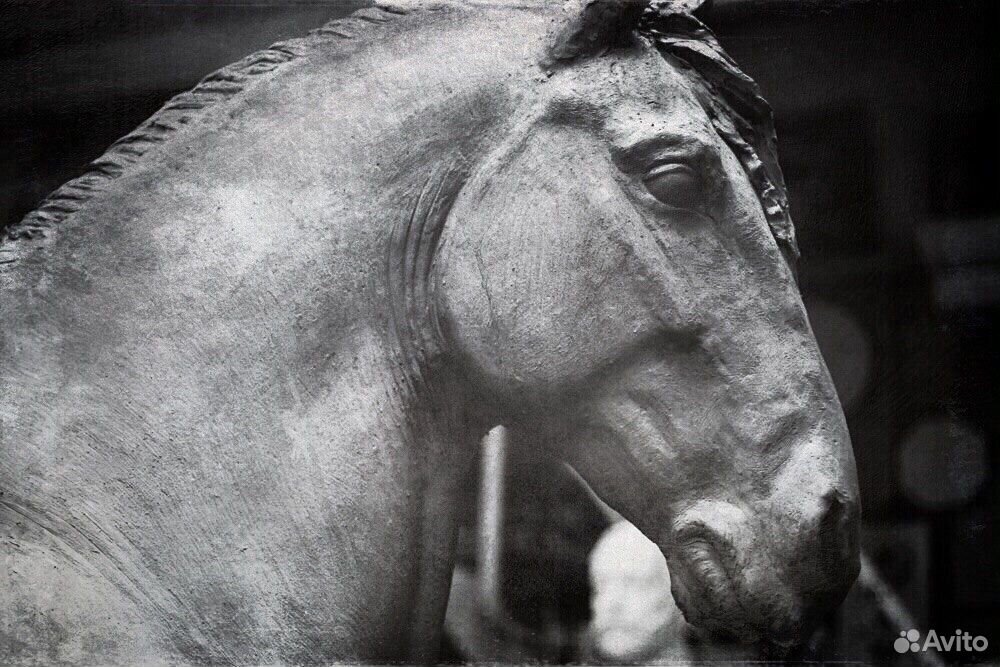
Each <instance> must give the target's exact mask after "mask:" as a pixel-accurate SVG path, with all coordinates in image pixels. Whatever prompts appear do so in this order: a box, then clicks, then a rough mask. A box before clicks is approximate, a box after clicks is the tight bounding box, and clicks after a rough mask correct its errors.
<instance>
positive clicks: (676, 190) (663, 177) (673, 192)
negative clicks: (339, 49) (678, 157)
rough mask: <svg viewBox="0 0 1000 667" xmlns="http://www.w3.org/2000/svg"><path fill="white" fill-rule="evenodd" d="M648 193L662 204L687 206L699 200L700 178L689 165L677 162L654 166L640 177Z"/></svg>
mask: <svg viewBox="0 0 1000 667" xmlns="http://www.w3.org/2000/svg"><path fill="white" fill-rule="evenodd" d="M642 184H643V185H645V186H646V190H648V191H649V194H651V195H653V196H654V197H656V198H657V199H658V200H660V201H661V202H663V203H664V204H668V205H670V206H676V207H679V208H689V207H691V206H694V205H696V204H697V203H698V202H700V201H701V200H702V199H703V198H704V195H703V193H702V191H701V178H700V177H699V176H698V174H697V173H696V172H695V171H694V169H692V168H691V167H689V166H687V165H685V164H680V163H678V162H669V163H666V164H660V165H656V166H654V167H653V168H652V169H650V170H649V172H648V173H647V174H646V176H645V177H644V178H643V179H642Z"/></svg>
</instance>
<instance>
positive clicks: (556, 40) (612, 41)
mask: <svg viewBox="0 0 1000 667" xmlns="http://www.w3.org/2000/svg"><path fill="white" fill-rule="evenodd" d="M687 1H689V2H691V1H694V0H687ZM653 2H654V3H655V0H653ZM650 4H651V3H650V0H570V1H569V2H567V3H566V5H565V6H564V8H563V17H562V18H561V20H560V21H559V22H558V24H557V25H556V28H555V30H554V31H553V32H552V33H551V36H550V39H549V44H548V50H547V52H546V57H545V62H544V63H543V64H544V65H546V66H553V65H556V64H557V63H558V62H560V61H567V60H573V59H575V58H578V57H580V56H590V55H595V54H598V53H600V52H602V51H604V50H606V49H608V48H610V47H613V46H617V45H621V44H627V43H628V42H629V40H630V39H631V36H632V31H633V30H634V29H635V27H636V26H637V25H638V23H639V18H640V17H641V16H642V13H643V12H644V11H645V10H646V7H648V6H649V5H650ZM699 4H700V3H699Z"/></svg>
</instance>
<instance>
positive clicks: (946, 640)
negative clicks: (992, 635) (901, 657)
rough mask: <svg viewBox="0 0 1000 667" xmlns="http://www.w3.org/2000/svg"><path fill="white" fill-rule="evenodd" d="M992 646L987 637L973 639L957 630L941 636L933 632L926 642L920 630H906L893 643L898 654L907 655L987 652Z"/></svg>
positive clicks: (979, 636) (929, 634)
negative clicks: (935, 652)
mask: <svg viewBox="0 0 1000 667" xmlns="http://www.w3.org/2000/svg"><path fill="white" fill-rule="evenodd" d="M989 645H990V643H989V641H987V639H986V637H983V636H982V635H978V636H976V637H973V636H972V635H970V634H969V633H968V632H962V631H961V630H955V632H954V634H948V635H939V634H938V633H937V632H936V631H934V630H931V631H930V632H928V633H927V636H926V637H924V640H923V641H922V642H921V641H920V631H919V630H904V631H902V632H900V633H899V638H898V639H897V640H896V641H894V642H893V643H892V647H893V648H894V649H896V652H897V653H906V652H908V651H909V652H913V653H916V652H917V651H927V650H929V649H933V650H935V651H939V652H942V651H985V650H986V648H987V647H988V646H989Z"/></svg>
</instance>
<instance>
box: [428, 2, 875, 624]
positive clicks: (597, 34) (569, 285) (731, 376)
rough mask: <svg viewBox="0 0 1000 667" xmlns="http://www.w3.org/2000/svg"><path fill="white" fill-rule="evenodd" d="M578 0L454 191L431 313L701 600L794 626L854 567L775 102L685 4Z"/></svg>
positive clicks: (739, 616) (534, 434) (698, 606)
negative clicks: (497, 132)
mask: <svg viewBox="0 0 1000 667" xmlns="http://www.w3.org/2000/svg"><path fill="white" fill-rule="evenodd" d="M695 4H697V3H691V2H688V3H683V2H665V3H664V2H660V3H653V4H652V5H650V6H647V5H646V4H645V3H637V2H631V1H624V0H621V1H617V0H616V1H611V0H608V1H601V0H597V1H592V2H587V3H584V4H583V6H582V7H579V8H577V9H576V10H574V11H572V12H568V13H567V14H566V15H565V16H564V17H563V20H562V22H561V23H560V24H559V26H558V27H557V28H556V29H555V30H553V31H552V32H551V33H550V35H549V37H548V40H549V42H548V48H547V51H546V54H545V56H544V65H545V67H546V76H545V78H544V80H542V81H541V82H540V83H539V88H540V90H541V92H539V93H538V94H537V95H535V96H533V97H532V98H531V99H530V102H529V103H526V104H525V105H523V107H522V108H521V109H520V111H519V112H518V117H517V118H516V119H515V120H514V121H513V127H514V129H513V130H512V131H511V132H510V133H509V134H508V135H507V136H506V137H505V138H504V140H503V141H502V142H500V144H499V145H498V146H497V147H496V149H495V150H494V152H493V154H492V155H491V156H489V157H488V159H486V160H484V162H483V166H481V167H480V168H479V169H478V170H477V171H474V172H473V173H472V174H471V175H470V177H469V179H468V182H467V183H466V184H465V186H464V188H463V189H462V192H461V193H460V194H459V195H458V196H457V198H456V200H455V202H454V205H453V207H452V209H451V211H450V214H449V222H448V225H447V226H446V229H445V232H444V236H443V239H442V242H441V248H440V254H439V258H438V269H437V274H436V287H435V290H436V294H437V299H438V306H437V307H438V309H439V313H440V319H441V322H440V326H441V329H442V332H443V333H442V336H443V337H444V338H445V339H446V340H447V341H448V343H449V345H450V346H451V348H452V350H453V352H454V354H455V355H456V357H457V358H460V359H461V360H462V363H463V364H464V365H465V367H466V368H467V369H468V374H469V376H470V377H471V378H473V379H472V380H471V381H472V382H474V384H475V385H476V389H477V392H480V393H481V395H484V396H488V397H490V400H492V401H495V402H496V403H497V404H498V405H500V406H501V408H500V409H501V419H502V421H503V422H504V423H506V424H508V425H509V426H510V427H511V428H512V430H513V431H514V432H515V433H518V434H519V435H518V437H519V438H520V439H521V440H527V441H531V442H537V443H540V445H539V446H548V447H551V448H552V450H553V451H554V452H556V453H557V454H558V455H559V456H561V457H564V458H565V459H566V460H567V461H568V462H570V463H571V464H572V465H573V466H574V467H575V468H576V469H577V470H578V471H579V472H580V473H581V474H582V475H583V476H584V478H585V479H586V480H587V481H588V482H589V483H590V484H591V485H592V486H593V487H594V489H595V490H596V492H597V493H598V494H599V495H600V496H601V497H602V498H603V499H605V500H606V501H607V502H609V504H611V505H612V506H613V507H614V508H615V509H617V510H619V511H620V512H621V513H622V514H623V515H624V516H625V517H626V518H628V519H630V520H631V521H632V522H633V523H635V524H636V525H637V526H638V527H639V528H640V529H641V530H642V531H643V532H644V533H645V534H646V536H647V537H649V538H650V539H651V540H652V541H654V542H655V543H656V544H657V545H659V546H660V548H661V550H662V551H663V553H664V555H665V556H666V558H667V561H668V564H669V567H670V571H671V578H672V580H673V582H674V583H673V592H674V595H675V598H676V600H677V602H678V604H679V606H680V607H681V608H682V610H683V611H684V613H685V615H686V616H687V618H688V619H689V621H691V622H692V623H694V624H696V625H699V626H702V627H705V628H708V629H711V630H714V631H718V632H723V633H726V634H730V635H735V636H737V637H739V638H742V639H745V640H754V639H759V638H768V639H770V640H774V641H777V642H791V641H794V640H795V639H796V638H798V637H800V636H801V634H802V632H803V631H804V630H806V629H807V628H808V627H809V626H810V624H811V623H814V622H815V621H816V619H817V618H818V617H819V616H820V615H821V614H823V613H824V612H825V611H827V610H829V609H830V608H831V606H832V605H835V604H837V603H838V602H839V601H840V599H841V598H842V597H843V595H844V594H845V592H846V590H847V589H848V587H849V586H850V585H851V583H852V582H853V581H854V578H855V576H856V574H857V572H858V545H857V536H856V531H857V520H858V512H859V507H858V491H857V481H856V473H855V466H854V459H853V454H852V450H851V443H850V438H849V435H848V431H847V428H846V425H845V420H844V415H843V412H842V409H841V407H840V405H839V403H838V400H837V397H836V394H835V392H834V388H833V385H832V383H831V380H830V376H829V374H828V372H827V369H826V367H825V366H824V363H823V359H822V357H821V356H820V352H819V350H818V348H817V345H816V341H815V339H814V337H813V334H812V331H811V329H810V325H809V322H808V319H807V316H806V311H805V308H804V307H803V304H802V300H801V298H800V295H799V290H798V287H797V283H796V278H795V274H794V268H793V267H794V262H795V260H796V257H797V249H796V247H795V242H794V237H793V233H792V228H791V223H790V220H789V218H788V214H787V202H786V200H785V197H784V185H783V182H782V180H781V173H780V169H778V167H777V161H776V158H775V154H774V134H773V127H772V125H771V118H770V110H769V109H768V107H767V105H766V103H764V101H763V100H762V99H761V98H760V96H759V92H758V91H757V88H756V86H755V85H754V84H753V82H752V81H750V80H749V78H748V77H746V76H745V75H743V74H742V73H741V72H739V70H738V69H736V67H735V65H734V64H733V63H732V61H731V60H729V59H728V57H726V56H725V54H724V53H723V52H722V50H721V48H720V47H719V45H718V43H717V42H716V41H715V39H714V37H712V35H711V33H710V32H708V30H707V29H706V28H705V27H704V25H702V24H701V23H700V22H699V21H698V19H696V18H694V17H693V16H692V15H691V13H690V10H691V9H692V8H693V5H695Z"/></svg>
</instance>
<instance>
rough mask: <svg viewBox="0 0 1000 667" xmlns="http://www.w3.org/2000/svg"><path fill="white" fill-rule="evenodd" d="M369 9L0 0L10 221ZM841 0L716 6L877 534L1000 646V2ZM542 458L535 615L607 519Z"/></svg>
mask: <svg viewBox="0 0 1000 667" xmlns="http://www.w3.org/2000/svg"><path fill="white" fill-rule="evenodd" d="M363 4H365V3H363V2H356V3H351V2H346V1H343V0H329V1H326V2H323V1H315V0H314V1H309V2H284V3H274V2H268V1H266V0H258V1H254V0H241V1H240V2H236V3H233V2H227V1H225V0H204V1H201V2H182V1H170V0H161V1H159V2H102V3H96V2H77V3H66V2H42V1H36V2H9V1H8V2H3V3H0V44H2V46H0V226H4V225H6V224H10V223H12V222H15V221H16V220H18V219H19V218H20V217H21V216H22V215H24V214H25V213H27V212H28V211H29V210H31V209H32V208H33V206H34V205H35V204H37V202H38V201H39V200H40V199H41V198H42V197H43V196H44V195H46V194H47V193H48V192H49V191H51V190H52V189H54V188H55V187H57V186H58V185H60V184H61V183H63V182H64V181H66V180H68V179H70V178H72V177H74V176H76V175H79V174H80V173H82V172H83V170H84V169H85V166H86V164H87V163H88V162H89V161H90V160H92V159H94V158H96V157H97V156H99V155H100V154H101V152H102V151H103V149H104V148H105V147H106V146H107V145H108V144H110V143H111V142H112V141H114V140H115V139H117V138H118V137H120V136H122V135H124V134H125V133H127V132H128V131H129V130H131V129H132V128H133V127H134V126H136V125H137V124H138V123H139V122H140V121H142V120H144V119H145V118H146V117H147V116H149V115H150V114H152V113H153V112H154V111H156V110H157V109H158V108H159V107H160V106H161V105H162V104H163V102H164V101H165V100H166V99H167V98H169V97H170V96H172V95H173V94H175V93H178V92H181V91H183V90H185V89H187V88H189V87H191V86H192V85H193V84H194V83H195V82H196V81H197V80H198V79H200V78H201V77H202V76H204V75H205V74H207V73H208V72H210V71H212V70H213V69H215V68H218V67H220V66H222V65H225V64H227V63H229V62H232V61H235V60H237V59H239V58H240V57H242V56H243V55H246V54H247V53H250V52H251V51H253V50H256V49H259V48H262V47H265V46H267V45H269V44H270V43H272V42H274V41H277V40H279V39H283V38H286V37H293V36H298V35H301V34H304V33H305V32H306V31H308V30H309V29H311V28H314V27H317V26H319V25H321V24H322V23H323V22H325V21H326V20H328V19H329V18H333V17H335V16H339V15H343V14H345V13H347V12H348V11H350V10H352V9H354V8H356V7H358V6H361V5H363ZM807 4H808V3H807ZM829 4H830V6H831V7H832V8H831V9H830V10H828V11H820V12H816V11H810V12H806V11H803V10H802V9H801V6H800V8H799V9H796V8H795V7H794V6H793V5H791V4H789V3H787V2H785V3H782V2H778V3H772V4H771V5H768V6H765V7H764V8H763V9H758V11H749V10H743V9H740V5H739V3H738V1H734V0H729V1H728V2H725V1H724V0H718V5H717V9H718V11H719V16H718V18H717V20H716V21H715V23H714V26H713V27H715V28H716V31H717V33H718V34H719V36H720V39H721V40H722V42H723V43H724V45H725V46H726V47H727V49H728V50H729V51H730V53H731V54H732V55H733V56H734V58H735V59H736V60H737V61H738V62H739V63H740V64H741V65H742V66H743V68H744V69H745V70H746V71H747V72H748V73H749V74H751V76H753V77H754V78H755V79H756V80H757V81H758V82H759V83H760V85H761V87H762V88H763V90H764V93H765V96H766V97H767V98H768V99H769V100H770V101H771V103H772V106H773V107H774V109H775V113H776V117H777V126H778V133H779V140H780V148H781V155H782V161H783V165H784V169H785V173H786V178H787V181H788V184H789V188H790V191H791V200H792V210H793V215H794V217H795V219H796V221H797V225H798V232H799V237H800V245H801V247H802V255H803V257H802V263H801V266H800V268H801V281H802V291H803V294H804V297H805V299H806V302H807V305H808V306H809V309H810V315H811V317H812V319H813V321H814V325H815V327H816V330H817V335H818V337H819V339H820V342H821V345H822V347H823V349H824V353H825V355H826V356H827V359H828V362H829V363H830V366H831V370H832V371H833V374H834V376H835V380H836V381H837V384H838V389H840V390H841V395H842V399H843V401H844V403H845V410H846V413H847V416H848V422H849V424H850V427H851V432H852V435H853V438H854V446H855V452H856V455H857V459H858V468H859V474H860V480H861V487H862V497H863V502H864V511H865V544H866V547H867V548H868V551H869V553H870V554H871V555H872V557H873V559H874V560H875V562H876V563H877V564H878V565H879V568H880V570H881V571H882V572H883V574H884V575H885V576H886V577H887V578H888V579H889V580H890V582H891V583H892V584H893V586H894V587H895V588H896V590H897V592H898V593H899V595H900V596H901V597H902V598H903V600H904V601H905V602H906V604H907V605H908V606H909V608H910V611H911V612H912V613H913V615H914V617H915V618H916V619H917V621H918V622H919V623H920V624H921V629H930V628H934V629H936V630H937V631H938V632H939V633H950V632H953V631H954V630H955V629H956V628H960V629H962V630H967V631H969V632H970V633H972V634H983V635H985V636H986V637H987V638H988V639H989V640H990V643H991V649H990V652H989V654H990V655H991V656H996V655H997V651H996V647H997V646H998V645H1000V568H998V567H997V565H998V564H1000V562H998V558H997V554H998V553H1000V539H998V526H997V508H998V505H1000V484H998V482H997V471H998V467H997V466H998V453H997V452H998V446H997V445H998V439H1000V409H998V408H1000V405H998V397H1000V394H998V392H997V391H996V389H995V388H996V383H997V380H998V379H1000V352H998V340H997V332H998V331H1000V329H998V326H997V325H998V324H1000V169H998V166H1000V123H998V121H1000V92H998V91H1000V86H998V84H997V82H998V81H1000V72H998V64H1000V63H998V60H1000V49H998V48H997V47H996V44H995V35H996V33H997V29H998V28H1000V18H998V9H997V6H998V4H1000V3H996V2H994V0H979V1H972V0H968V1H961V0H952V1H947V0H938V1H926V2H925V1H920V0H909V1H906V0H897V1H895V2H892V1H883V2H833V3H829ZM727 7H728V9H726V8H727ZM768 7H770V9H769V8H768ZM790 7H791V9H789V8H790ZM723 10H726V11H723ZM541 469H542V468H541V467H539V465H536V464H535V463H532V464H531V465H525V464H523V463H522V464H521V465H519V464H518V463H517V461H515V462H514V465H512V466H511V470H512V472H511V475H510V478H509V483H510V485H511V486H512V489H513V490H512V493H511V495H510V498H511V499H512V500H510V501H509V503H508V504H511V503H513V509H514V510H515V511H511V512H509V519H508V531H509V532H510V536H509V537H510V539H509V540H508V543H509V544H510V545H513V546H512V547H510V553H509V554H508V557H507V561H506V562H507V564H508V571H507V574H508V576H507V580H508V581H509V582H514V585H513V588H512V589H511V590H513V592H510V591H508V598H511V596H513V597H512V601H511V602H510V604H512V605H513V606H515V607H517V608H518V609H521V610H522V611H523V610H528V611H527V612H525V613H524V614H522V615H523V616H524V619H525V622H529V623H530V622H531V619H532V618H534V617H537V616H539V615H540V614H541V612H540V611H539V610H542V611H544V610H545V609H546V608H552V609H555V611H554V612H551V609H550V612H551V613H555V614H556V615H560V614H563V615H566V614H568V615H569V616H573V615H580V614H582V615H584V616H585V615H586V609H585V605H586V599H587V598H586V590H585V577H584V574H583V570H582V569H581V562H582V561H581V558H582V556H581V553H583V552H584V551H585V549H586V546H587V544H588V541H589V540H592V539H594V534H595V530H597V529H596V528H595V526H598V525H599V523H600V522H599V521H598V522H596V523H595V520H594V516H593V515H592V514H588V511H589V510H586V509H579V507H582V505H581V501H580V500H579V499H578V498H576V499H574V500H567V501H566V503H564V505H565V507H558V505H559V503H560V501H559V498H560V497H561V496H560V492H554V491H553V489H555V490H556V491H558V489H560V488H562V487H561V486H560V485H554V486H553V485H551V484H548V483H547V478H546V477H545V476H544V475H541V476H539V473H538V471H539V470H541ZM539 485H540V486H543V487H546V488H547V489H548V490H547V491H546V492H545V493H536V492H535V491H536V490H537V488H538V487H539ZM470 488H472V489H474V488H475V484H470ZM519 489H520V491H519ZM566 493H567V494H569V495H570V496H572V495H573V494H572V493H571V492H568V491H567V492H566ZM574 498H575V496H574ZM553 504H555V505H556V506H557V507H556V509H553ZM473 506H474V504H473ZM532 507H534V508H535V509H534V510H532V509H531V508H532ZM574 507H577V509H574ZM546 508H547V509H546ZM539 517H541V518H539ZM552 532H555V533H556V534H557V536H556V537H555V538H551V539H548V540H544V541H539V540H538V539H536V537H537V534H538V533H552ZM558 535H563V536H564V537H563V538H560V537H558ZM560 539H562V540H563V542H562V543H561V542H560ZM542 542H544V543H545V544H547V545H550V547H551V548H549V549H548V551H546V552H545V553H544V554H541V552H538V551H537V550H536V551H533V550H532V546H531V545H537V544H541V543H542ZM517 545H521V546H517ZM560 545H561V546H560ZM533 564H534V565H533ZM512 573H513V574H512ZM513 575H516V576H513ZM519 591H520V592H519ZM531 591H535V592H536V593H534V594H532V593H531ZM539 591H540V593H539ZM531 595H534V597H531ZM518 596H521V597H518ZM529 598H530V599H529ZM518 600H520V602H521V603H523V604H520V603H519V602H518ZM536 612H537V613H536ZM541 615H543V616H544V614H541ZM892 639H893V637H886V644H887V645H888V644H889V643H891V640H892ZM945 657H946V658H949V656H945ZM973 657H974V656H970V655H969V654H965V655H961V656H957V655H953V656H951V657H950V658H949V659H956V660H958V659H961V660H969V659H972V658H973ZM978 657H979V658H981V657H983V656H978Z"/></svg>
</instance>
